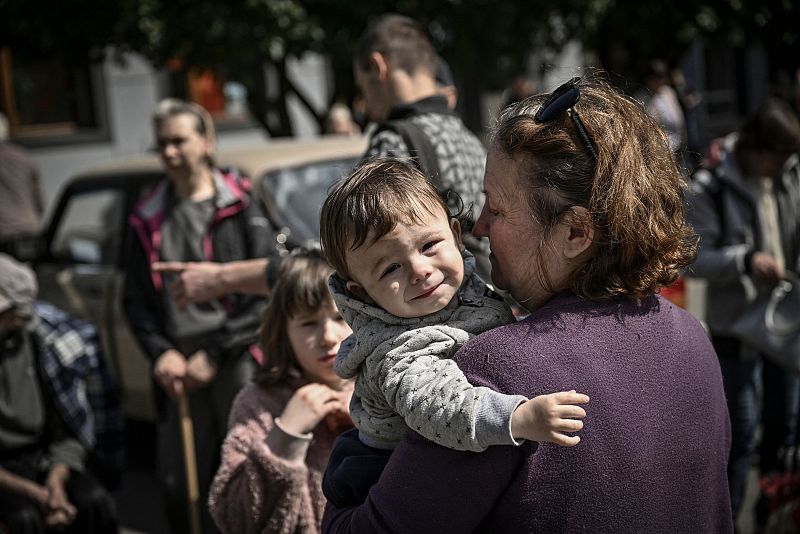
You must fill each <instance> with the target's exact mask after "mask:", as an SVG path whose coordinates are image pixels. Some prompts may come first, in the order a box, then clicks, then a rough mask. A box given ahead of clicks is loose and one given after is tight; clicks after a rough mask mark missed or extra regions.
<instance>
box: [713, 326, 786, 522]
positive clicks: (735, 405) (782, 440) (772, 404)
mask: <svg viewBox="0 0 800 534" xmlns="http://www.w3.org/2000/svg"><path fill="white" fill-rule="evenodd" d="M712 343H713V344H714V348H715V350H716V351H717V355H718V356H719V362H720V367H721V369H722V378H723V382H724V386H725V396H726V397H727V401H728V412H729V413H730V418H731V451H730V457H729V459H728V483H729V486H730V492H731V508H732V509H733V514H734V518H735V517H736V515H737V514H738V512H739V509H740V508H741V504H742V499H743V498H744V493H745V489H746V487H747V474H748V471H749V470H750V467H751V466H752V463H753V456H754V454H755V452H756V435H757V432H758V427H759V424H761V425H763V427H762V435H761V443H760V447H759V452H760V469H761V473H762V474H767V473H770V472H773V471H776V470H779V469H781V468H782V467H783V462H784V458H783V453H784V451H785V449H786V447H788V446H791V445H793V444H794V443H795V441H796V434H797V416H798V404H799V401H800V377H799V376H798V375H796V374H793V373H789V372H787V371H785V370H783V369H781V368H779V367H778V366H776V365H775V364H773V363H772V362H771V361H769V360H768V359H765V358H762V357H760V356H754V357H746V356H743V354H742V352H743V351H742V344H741V342H739V340H737V339H734V338H729V337H716V336H715V337H713V338H712Z"/></svg>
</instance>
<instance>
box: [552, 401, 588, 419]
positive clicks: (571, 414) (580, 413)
mask: <svg viewBox="0 0 800 534" xmlns="http://www.w3.org/2000/svg"><path fill="white" fill-rule="evenodd" d="M556 412H557V413H558V416H559V417H561V418H564V419H566V418H574V419H583V418H584V417H586V410H584V409H583V408H581V407H580V406H575V405H574V404H565V405H564V406H559V407H558V408H557V409H556Z"/></svg>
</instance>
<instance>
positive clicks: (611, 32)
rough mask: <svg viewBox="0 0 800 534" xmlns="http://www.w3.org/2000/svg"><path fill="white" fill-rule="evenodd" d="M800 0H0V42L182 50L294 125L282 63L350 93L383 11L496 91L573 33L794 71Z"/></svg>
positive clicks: (591, 45)
mask: <svg viewBox="0 0 800 534" xmlns="http://www.w3.org/2000/svg"><path fill="white" fill-rule="evenodd" d="M797 1H798V0H761V1H760V2H745V0H700V1H697V0H673V1H672V2H657V3H653V2H641V1H639V0H528V1H525V2H523V1H521V0H517V1H501V2H496V1H490V0H441V1H436V2H431V1H424V0H395V1H392V2H389V1H388V0H350V1H348V2H346V3H343V2H340V1H338V0H305V1H301V0H226V1H224V2H222V1H219V0H191V1H190V0H115V1H113V2H90V1H89V0H64V1H62V2H51V1H46V0H0V46H11V47H12V48H13V49H14V50H15V53H16V51H17V50H25V53H29V54H43V55H52V54H58V55H61V56H63V57H65V58H68V59H69V60H70V61H86V60H87V59H97V58H99V57H102V56H103V54H104V52H105V51H106V50H107V49H108V48H107V47H109V46H110V45H113V46H114V47H115V48H114V49H115V50H119V51H128V50H131V51H136V52H139V53H142V54H144V55H145V56H146V57H148V58H149V59H151V60H152V61H153V63H154V64H155V65H157V66H160V65H164V64H166V63H167V62H168V61H170V60H177V61H178V62H179V63H180V64H181V65H182V66H183V67H184V68H192V67H195V68H210V69H213V70H214V71H215V73H217V74H218V75H220V76H222V77H223V78H228V79H232V80H236V81H239V82H241V83H243V84H244V85H245V86H246V87H247V89H248V98H249V105H250V109H251V112H252V115H253V117H254V118H256V119H257V120H258V121H259V122H260V123H261V124H262V125H263V126H264V128H265V129H266V130H267V131H269V132H270V133H271V134H272V135H290V134H291V133H292V132H291V124H290V121H289V116H288V112H287V108H286V99H287V97H289V96H291V95H294V96H295V97H296V98H298V99H299V101H300V102H301V103H303V104H304V105H305V106H306V107H307V108H308V110H309V111H310V112H311V113H312V115H313V116H314V117H315V118H316V120H317V122H318V123H319V124H320V127H321V126H322V124H323V120H324V113H325V110H320V109H317V108H316V107H314V106H313V105H312V104H311V102H310V99H309V98H308V97H307V96H306V95H304V94H303V92H302V90H301V88H299V87H298V86H297V84H296V83H295V80H292V79H291V76H290V74H289V73H288V71H287V62H288V61H289V60H290V59H292V58H299V57H301V56H302V55H303V54H304V53H305V52H306V51H317V52H320V53H323V54H325V55H326V56H327V57H328V58H329V59H330V62H331V65H332V70H333V73H334V75H335V90H334V91H332V94H331V102H332V101H333V100H335V99H344V100H349V99H350V98H352V96H353V95H354V92H355V91H354V88H353V82H352V74H351V61H352V59H351V58H352V53H353V47H354V45H355V43H356V41H357V39H358V37H359V35H360V34H361V32H362V31H363V29H364V27H365V26H366V24H367V23H368V21H369V20H370V19H372V18H374V17H375V16H377V15H379V14H381V13H384V12H389V11H392V12H397V13H403V14H407V15H410V16H412V17H414V18H416V19H417V20H419V21H420V22H422V23H423V24H424V25H425V26H426V27H427V28H428V30H429V31H430V33H431V35H432V37H433V40H434V42H435V44H436V46H437V48H438V49H439V50H440V52H441V54H442V55H443V56H444V57H445V58H446V59H447V60H448V61H449V62H450V64H451V66H452V67H453V69H454V71H455V72H456V74H457V76H458V77H459V78H461V79H462V80H469V81H470V82H471V83H472V84H473V85H474V86H475V88H477V89H487V88H494V89H496V88H500V87H503V86H504V85H505V83H506V82H507V81H508V80H509V79H510V78H511V76H513V75H514V74H516V73H518V72H519V71H520V70H522V69H523V68H524V61H525V58H526V57H527V55H528V54H529V52H530V51H536V52H538V53H539V54H541V55H542V56H543V58H544V59H545V63H547V58H548V56H549V55H550V54H553V53H554V52H555V51H557V50H558V49H560V48H561V47H562V46H563V45H564V44H565V43H566V42H567V41H569V40H573V39H574V40H578V41H580V42H582V43H584V45H585V46H586V48H587V50H589V51H593V52H595V53H596V56H597V57H598V58H599V60H600V63H601V66H603V67H604V68H606V69H608V70H611V71H613V72H618V73H620V74H623V75H626V76H629V75H631V74H633V73H635V72H637V71H638V69H639V67H640V66H641V65H642V64H643V62H644V61H646V60H647V59H648V58H651V57H655V56H659V57H665V58H667V59H676V58H678V57H679V56H680V54H681V52H682V51H683V50H684V49H685V47H686V46H687V45H688V44H689V43H691V42H692V41H693V40H694V39H697V38H706V39H713V40H725V41H726V42H729V43H731V44H732V45H744V44H749V43H752V42H760V43H761V44H762V45H763V46H764V47H765V48H766V50H767V53H768V54H769V56H770V58H771V61H773V64H774V66H775V67H783V68H786V67H796V66H797V63H798V59H797V53H796V51H797V45H798V43H799V42H800V40H799V39H798V32H800V24H798V23H800V17H798V15H797V6H796V2H797ZM265 66H266V68H267V71H266V72H267V75H266V76H265V74H264V73H265V70H264V68H265ZM267 81H269V84H268V83H267Z"/></svg>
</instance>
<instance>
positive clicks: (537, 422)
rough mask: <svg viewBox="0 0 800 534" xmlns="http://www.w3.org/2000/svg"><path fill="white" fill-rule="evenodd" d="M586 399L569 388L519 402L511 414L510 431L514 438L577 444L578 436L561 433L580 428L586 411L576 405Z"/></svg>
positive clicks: (585, 401)
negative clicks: (568, 389)
mask: <svg viewBox="0 0 800 534" xmlns="http://www.w3.org/2000/svg"><path fill="white" fill-rule="evenodd" d="M587 402H589V397H588V396H586V395H583V394H581V393H576V392H575V390H572V391H561V392H559V393H551V394H550V395H539V396H538V397H534V398H532V399H530V400H528V401H525V402H523V403H522V404H520V405H519V406H518V407H517V409H516V410H514V413H513V414H512V416H511V434H512V435H513V436H514V439H528V440H531V441H538V442H543V441H549V442H551V443H556V444H558V445H563V446H565V447H572V446H573V445H577V444H578V442H579V441H580V440H581V438H580V437H579V436H567V435H566V434H563V432H577V431H578V430H580V429H582V428H583V421H581V420H580V419H583V418H584V417H586V412H585V411H584V409H583V408H581V407H580V406H575V405H576V404H585V403H587Z"/></svg>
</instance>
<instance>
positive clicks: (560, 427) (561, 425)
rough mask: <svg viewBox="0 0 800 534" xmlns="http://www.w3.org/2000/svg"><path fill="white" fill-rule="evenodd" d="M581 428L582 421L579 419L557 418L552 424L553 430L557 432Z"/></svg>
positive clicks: (573, 430)
mask: <svg viewBox="0 0 800 534" xmlns="http://www.w3.org/2000/svg"><path fill="white" fill-rule="evenodd" d="M582 429H583V421H581V420H579V419H559V421H558V422H557V423H556V424H555V425H553V430H554V431H557V432H577V431H579V430H582Z"/></svg>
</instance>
